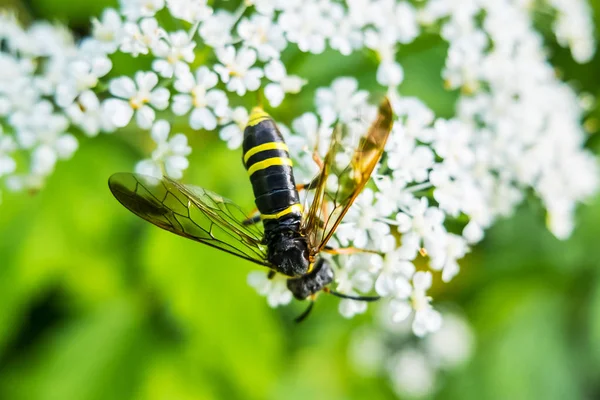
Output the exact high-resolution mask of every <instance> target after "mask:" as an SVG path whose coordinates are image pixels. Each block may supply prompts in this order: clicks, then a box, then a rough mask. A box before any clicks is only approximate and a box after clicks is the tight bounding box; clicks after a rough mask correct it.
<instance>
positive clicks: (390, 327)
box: [348, 307, 475, 399]
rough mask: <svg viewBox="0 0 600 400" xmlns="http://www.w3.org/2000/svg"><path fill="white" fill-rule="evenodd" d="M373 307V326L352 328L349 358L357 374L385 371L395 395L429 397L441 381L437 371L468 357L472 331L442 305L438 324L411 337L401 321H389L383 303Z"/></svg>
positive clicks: (442, 371)
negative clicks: (376, 308)
mask: <svg viewBox="0 0 600 400" xmlns="http://www.w3.org/2000/svg"><path fill="white" fill-rule="evenodd" d="M379 311H380V312H379V317H380V318H379V321H378V323H377V324H376V327H377V329H375V328H374V327H373V326H361V327H359V328H358V329H356V330H355V331H354V332H353V333H352V336H351V340H350V346H349V349H348V350H349V358H350V361H351V362H352V364H353V365H354V366H355V369H356V372H358V373H359V374H361V375H364V376H381V375H383V376H386V377H387V378H388V380H389V381H390V383H391V386H392V388H393V389H394V391H395V392H396V393H397V394H398V396H399V398H411V399H417V398H429V397H430V396H431V395H432V394H434V393H435V392H436V391H437V390H438V389H440V387H441V386H442V382H440V381H443V380H440V379H439V378H440V377H442V376H443V375H444V374H446V373H447V372H450V371H452V370H454V369H457V368H460V367H462V366H464V365H465V364H466V363H468V362H469V360H470V359H471V356H472V354H473V350H474V347H475V337H474V335H473V331H472V329H471V327H470V326H469V324H468V323H467V322H466V321H465V318H464V317H463V316H461V315H460V314H458V313H456V312H448V311H444V312H443V313H442V315H443V318H444V324H443V325H442V326H441V328H440V329H439V330H438V331H436V332H435V333H432V334H431V335H429V336H427V337H426V338H425V339H422V340H415V338H414V337H412V336H411V335H410V326H409V324H407V323H406V321H403V322H401V323H394V322H391V320H390V319H389V315H388V314H389V312H390V310H389V309H386V308H385V307H383V308H382V309H380V310H379Z"/></svg>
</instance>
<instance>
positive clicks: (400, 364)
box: [388, 348, 435, 398]
mask: <svg viewBox="0 0 600 400" xmlns="http://www.w3.org/2000/svg"><path fill="white" fill-rule="evenodd" d="M388 374H389V377H390V379H391V381H392V383H393V386H394V390H395V391H396V393H397V394H398V395H399V396H402V397H403V398H404V397H405V396H406V397H410V398H424V397H426V396H427V395H429V394H431V393H432V392H433V391H434V389H435V386H434V385H435V370H434V369H433V368H432V366H431V365H430V364H429V362H428V360H427V358H426V357H425V355H424V354H423V353H421V352H419V351H417V350H414V349H410V348H408V349H405V350H402V351H401V352H399V353H398V354H396V355H395V356H394V358H393V359H392V360H391V362H390V363H389V366H388Z"/></svg>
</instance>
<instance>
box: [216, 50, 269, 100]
mask: <svg viewBox="0 0 600 400" xmlns="http://www.w3.org/2000/svg"><path fill="white" fill-rule="evenodd" d="M217 58H218V59H219V61H220V62H221V64H217V65H215V67H214V68H215V71H216V72H217V73H218V74H219V76H220V77H221V80H222V81H223V82H224V83H226V84H227V90H229V91H230V92H236V93H237V94H238V95H239V96H243V95H244V94H245V93H246V90H249V91H251V92H253V91H255V90H257V89H258V88H259V87H260V78H262V77H263V75H264V73H263V71H262V70H261V69H260V68H257V67H255V68H251V67H252V66H253V65H254V63H255V62H256V52H255V51H254V50H252V49H247V48H242V49H240V50H239V51H238V52H237V53H236V50H235V48H234V47H233V46H227V47H225V48H223V49H218V50H217Z"/></svg>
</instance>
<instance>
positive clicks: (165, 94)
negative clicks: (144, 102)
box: [150, 88, 171, 110]
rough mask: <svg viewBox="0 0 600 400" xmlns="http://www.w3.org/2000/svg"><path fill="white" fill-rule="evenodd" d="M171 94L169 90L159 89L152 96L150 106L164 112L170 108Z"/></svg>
mask: <svg viewBox="0 0 600 400" xmlns="http://www.w3.org/2000/svg"><path fill="white" fill-rule="evenodd" d="M170 95H171V93H170V92H169V89H167V88H158V89H156V90H153V91H152V93H151V94H150V104H152V105H153V106H154V107H156V108H157V109H159V110H164V109H165V108H167V107H168V106H169V96H170Z"/></svg>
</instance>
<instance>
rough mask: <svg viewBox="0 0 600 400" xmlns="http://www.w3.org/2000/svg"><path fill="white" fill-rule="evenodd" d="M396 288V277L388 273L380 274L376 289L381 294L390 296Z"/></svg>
mask: <svg viewBox="0 0 600 400" xmlns="http://www.w3.org/2000/svg"><path fill="white" fill-rule="evenodd" d="M394 289H395V285H394V279H393V278H392V277H391V276H389V275H387V274H380V275H379V277H378V278H377V280H376V281H375V291H376V292H377V294H378V295H380V296H389V295H390V294H391V293H393V292H394Z"/></svg>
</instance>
